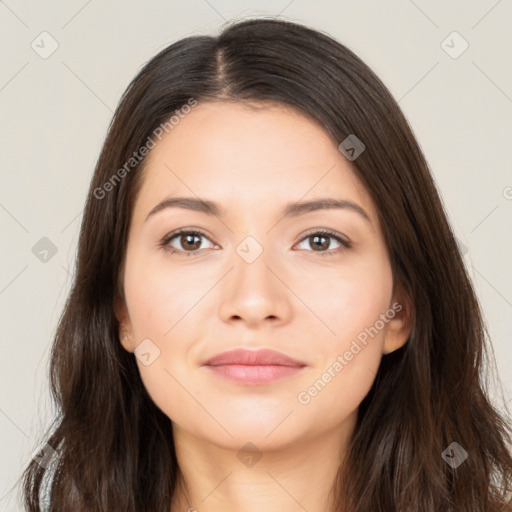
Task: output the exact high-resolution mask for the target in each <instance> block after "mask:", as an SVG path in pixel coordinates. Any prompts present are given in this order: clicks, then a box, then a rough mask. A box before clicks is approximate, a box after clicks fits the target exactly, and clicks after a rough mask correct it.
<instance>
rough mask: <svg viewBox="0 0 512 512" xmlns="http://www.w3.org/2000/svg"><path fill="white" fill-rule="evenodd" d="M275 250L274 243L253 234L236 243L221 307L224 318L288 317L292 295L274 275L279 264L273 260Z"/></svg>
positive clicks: (260, 319)
mask: <svg viewBox="0 0 512 512" xmlns="http://www.w3.org/2000/svg"><path fill="white" fill-rule="evenodd" d="M265 240H268V238H266V239H265ZM274 254H276V251H275V250H274V249H273V248H272V247H267V246H265V247H264V246H263V241H262V242H261V243H260V241H259V240H257V239H256V237H254V236H253V235H247V236H246V237H245V238H244V239H242V241H241V242H240V243H239V244H238V245H237V246H236V247H235V251H234V252H233V255H232V266H233V267H234V268H233V271H232V272H231V276H230V278H229V279H228V280H227V281H226V287H227V289H226V288H225V293H224V294H223V297H222V304H221V308H220V312H221V316H222V317H223V319H224V320H226V321H228V320H229V319H232V318H241V319H242V320H245V321H246V322H248V323H251V324H255V323H257V322H259V321H263V320H265V319H266V318H272V319H274V320H277V319H279V320H281V321H286V320H288V319H289V317H290V314H291V304H290V297H289V296H288V292H287V288H286V286H285V285H284V284H283V282H281V280H280V279H278V278H277V277H276V275H275V274H276V273H278V272H276V269H278V268H279V267H280V264H279V262H277V261H274V260H275V258H273V255H274ZM274 267H275V268H274ZM271 269H272V270H271ZM281 279H282V278H281Z"/></svg>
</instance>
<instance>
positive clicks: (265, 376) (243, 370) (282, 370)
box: [206, 364, 304, 385]
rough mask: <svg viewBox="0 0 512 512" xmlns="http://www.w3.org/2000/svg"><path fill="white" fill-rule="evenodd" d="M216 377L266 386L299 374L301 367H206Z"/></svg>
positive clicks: (236, 365) (238, 365)
mask: <svg viewBox="0 0 512 512" xmlns="http://www.w3.org/2000/svg"><path fill="white" fill-rule="evenodd" d="M206 368H209V369H210V370H211V371H212V372H213V373H215V374H216V375H218V376H220V377H223V378H226V379H229V380H232V381H236V382H239V383H241V384H255V385H257V384H267V383H269V382H275V381H277V380H281V379H284V378H285V377H291V376H292V375H296V374H297V373H299V372H300V371H301V370H302V369H303V368H304V367H303V366H280V365H242V364H226V365H218V366H206Z"/></svg>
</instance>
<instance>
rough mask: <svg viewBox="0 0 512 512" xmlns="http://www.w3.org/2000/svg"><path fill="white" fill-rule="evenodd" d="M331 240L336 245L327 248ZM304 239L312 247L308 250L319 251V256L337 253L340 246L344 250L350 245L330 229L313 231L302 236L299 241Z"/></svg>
mask: <svg viewBox="0 0 512 512" xmlns="http://www.w3.org/2000/svg"><path fill="white" fill-rule="evenodd" d="M333 240H334V241H335V242H336V243H337V244H338V245H337V246H335V247H334V248H331V249H329V247H331V245H332V241H333ZM305 241H307V245H308V246H309V247H310V248H312V251H310V252H317V253H320V255H321V256H324V255H325V256H327V255H331V254H337V253H339V252H340V248H341V250H344V249H349V248H350V247H352V244H351V242H349V241H348V240H345V239H344V238H342V237H341V236H339V235H337V234H336V233H333V232H331V231H315V232H313V233H310V234H309V235H307V236H306V237H304V238H303V239H302V241H301V242H300V243H301V244H302V243H304V242H305Z"/></svg>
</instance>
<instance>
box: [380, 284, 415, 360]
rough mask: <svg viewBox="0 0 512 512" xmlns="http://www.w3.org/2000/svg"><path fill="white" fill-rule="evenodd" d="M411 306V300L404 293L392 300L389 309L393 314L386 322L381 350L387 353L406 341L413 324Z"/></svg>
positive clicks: (400, 346)
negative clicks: (397, 298)
mask: <svg viewBox="0 0 512 512" xmlns="http://www.w3.org/2000/svg"><path fill="white" fill-rule="evenodd" d="M412 308H413V306H412V301H411V300H410V299H409V297H407V296H406V295H405V294H401V296H400V300H395V301H393V302H392V306H391V307H390V311H394V312H395V313H394V316H393V317H392V318H391V315H390V317H389V318H391V319H390V320H389V322H388V325H387V329H386V335H385V338H384V346H383V349H382V352H383V353H384V354H389V353H391V352H394V351H395V350H397V349H399V348H402V347H403V346H404V345H405V344H406V343H407V341H408V339H409V337H410V335H411V332H412V324H413V316H414V315H413V309H412Z"/></svg>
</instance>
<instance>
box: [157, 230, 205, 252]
mask: <svg viewBox="0 0 512 512" xmlns="http://www.w3.org/2000/svg"><path fill="white" fill-rule="evenodd" d="M203 239H205V240H208V239H207V237H206V236H205V235H204V234H203V233H200V232H199V231H186V230H181V231H178V232H175V233H171V234H169V235H167V236H166V237H165V239H164V240H163V241H162V244H161V245H162V246H164V247H168V248H169V250H170V251H171V253H175V252H182V253H192V254H193V253H195V252H198V251H199V250H200V249H201V244H202V242H203ZM174 242H176V245H173V243H174ZM203 248H204V247H203Z"/></svg>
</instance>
